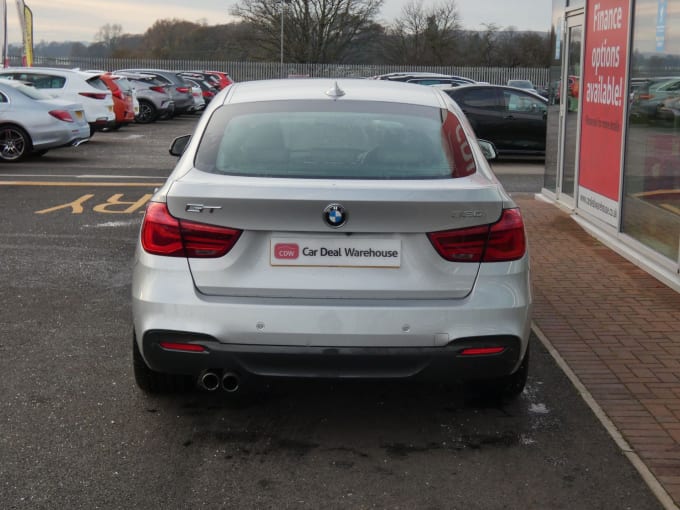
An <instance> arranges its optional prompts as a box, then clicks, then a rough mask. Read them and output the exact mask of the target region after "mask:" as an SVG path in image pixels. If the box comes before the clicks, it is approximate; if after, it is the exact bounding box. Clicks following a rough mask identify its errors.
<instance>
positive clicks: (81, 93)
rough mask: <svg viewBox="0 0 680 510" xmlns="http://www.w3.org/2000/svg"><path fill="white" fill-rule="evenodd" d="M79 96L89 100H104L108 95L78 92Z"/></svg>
mask: <svg viewBox="0 0 680 510" xmlns="http://www.w3.org/2000/svg"><path fill="white" fill-rule="evenodd" d="M78 94H80V95H81V96H85V97H89V98H90V99H106V96H107V95H108V94H104V93H100V92H78Z"/></svg>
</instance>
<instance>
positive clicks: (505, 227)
mask: <svg viewBox="0 0 680 510" xmlns="http://www.w3.org/2000/svg"><path fill="white" fill-rule="evenodd" d="M526 249H527V243H526V237H525V236H524V222H523V221H522V213H520V212H519V209H504V210H503V215H502V216H501V219H500V220H499V221H498V222H497V223H494V224H493V225H491V232H490V233H489V242H488V243H487V245H486V251H485V252H484V259H483V261H484V262H506V261H509V260H517V259H521V258H522V257H523V256H524V253H525V252H526Z"/></svg>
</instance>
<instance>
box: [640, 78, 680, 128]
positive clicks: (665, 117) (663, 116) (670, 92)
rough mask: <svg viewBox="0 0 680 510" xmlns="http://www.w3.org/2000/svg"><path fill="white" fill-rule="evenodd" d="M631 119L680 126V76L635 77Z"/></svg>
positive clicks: (659, 124)
mask: <svg viewBox="0 0 680 510" xmlns="http://www.w3.org/2000/svg"><path fill="white" fill-rule="evenodd" d="M630 120H631V122H634V123H646V124H654V125H657V126H661V127H664V126H668V127H675V128H677V127H680V76H656V77H650V78H633V79H632V80H631V90H630Z"/></svg>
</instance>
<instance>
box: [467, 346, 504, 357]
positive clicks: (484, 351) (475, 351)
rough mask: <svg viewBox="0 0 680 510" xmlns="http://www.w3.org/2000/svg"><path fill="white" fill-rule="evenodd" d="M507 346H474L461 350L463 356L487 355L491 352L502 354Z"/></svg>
mask: <svg viewBox="0 0 680 510" xmlns="http://www.w3.org/2000/svg"><path fill="white" fill-rule="evenodd" d="M504 350H505V347H474V348H470V349H463V350H462V351H460V355H461V356H486V355H489V354H500V353H501V352H503V351H504Z"/></svg>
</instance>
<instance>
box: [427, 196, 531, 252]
mask: <svg viewBox="0 0 680 510" xmlns="http://www.w3.org/2000/svg"><path fill="white" fill-rule="evenodd" d="M427 237H428V238H429V239H430V242H431V243H432V246H434V248H435V250H437V253H439V255H441V256H442V257H443V258H445V259H446V260H448V261H451V262H507V261H511V260H517V259H520V258H522V257H523V256H524V253H525V252H526V238H525V235H524V222H523V221H522V215H521V214H520V212H519V209H504V210H503V214H502V215H501V219H500V220H498V221H497V222H496V223H493V224H491V225H482V226H478V227H470V228H461V229H456V230H445V231H442V232H430V233H429V234H427Z"/></svg>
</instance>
